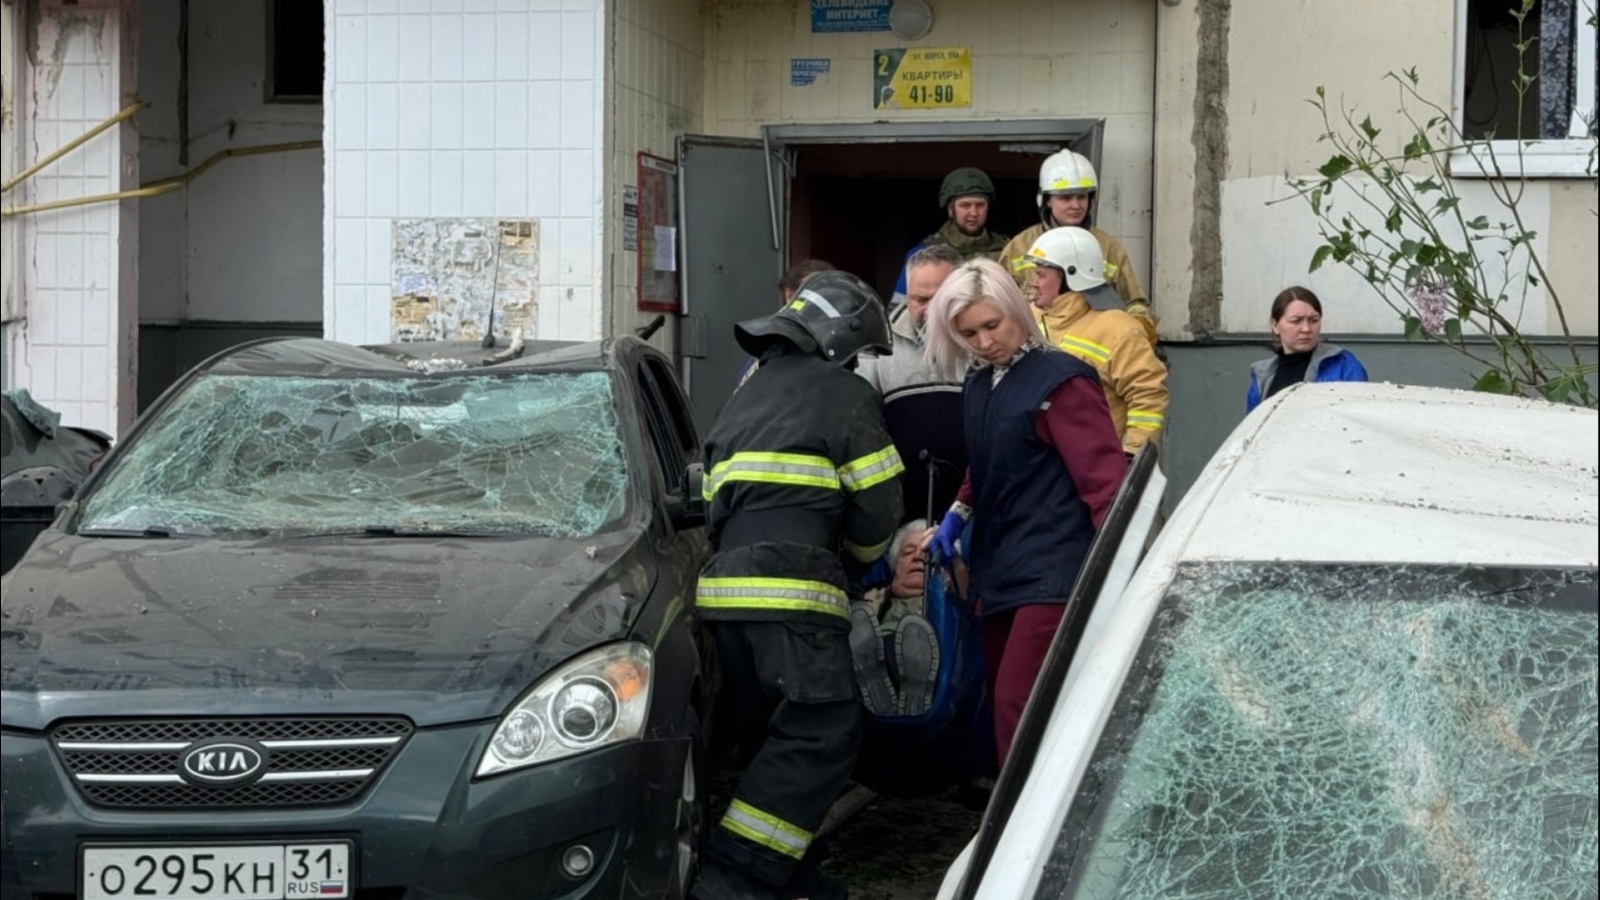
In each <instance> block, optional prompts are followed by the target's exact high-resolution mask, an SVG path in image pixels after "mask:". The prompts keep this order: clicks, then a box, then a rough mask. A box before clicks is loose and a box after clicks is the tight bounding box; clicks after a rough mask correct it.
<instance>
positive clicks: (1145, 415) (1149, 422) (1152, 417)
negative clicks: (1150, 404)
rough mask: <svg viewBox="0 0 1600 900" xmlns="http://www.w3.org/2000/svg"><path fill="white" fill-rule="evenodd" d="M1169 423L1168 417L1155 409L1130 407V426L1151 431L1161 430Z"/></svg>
mask: <svg viewBox="0 0 1600 900" xmlns="http://www.w3.org/2000/svg"><path fill="white" fill-rule="evenodd" d="M1166 424H1167V417H1166V416H1164V415H1162V414H1161V413H1159V412H1156V411H1155V410H1150V409H1130V410H1128V427H1129V428H1145V429H1148V430H1150V431H1160V430H1161V428H1162V426H1163V425H1166Z"/></svg>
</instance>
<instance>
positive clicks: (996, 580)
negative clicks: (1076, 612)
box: [963, 350, 1100, 615]
mask: <svg viewBox="0 0 1600 900" xmlns="http://www.w3.org/2000/svg"><path fill="white" fill-rule="evenodd" d="M1070 378H1088V379H1091V380H1093V381H1094V382H1095V384H1096V385H1097V386H1098V384H1099V380H1100V379H1099V376H1098V375H1096V374H1095V371H1094V369H1092V368H1090V367H1089V366H1088V365H1087V364H1086V363H1084V362H1081V361H1080V360H1078V359H1077V358H1075V357H1072V356H1069V355H1068V354H1065V353H1057V352H1053V351H1049V350H1032V351H1030V352H1029V353H1028V354H1027V355H1025V356H1023V357H1022V359H1021V360H1019V361H1018V362H1017V364H1016V365H1015V366H1012V368H1011V371H1009V372H1007V373H1006V375H1005V377H1004V378H1002V379H1001V380H1000V386H999V387H994V386H993V384H992V381H993V373H992V371H991V370H989V369H981V370H979V371H977V372H974V373H973V374H972V375H971V376H970V377H969V378H968V379H967V384H966V389H965V390H964V392H963V397H964V399H965V404H964V405H965V407H966V432H967V455H968V459H969V464H970V471H971V473H972V488H973V497H974V499H975V500H976V501H977V505H976V507H975V508H974V510H973V519H972V523H973V524H972V595H973V597H974V598H975V599H976V600H977V601H978V603H979V604H981V605H980V607H979V608H980V609H981V610H982V611H983V613H984V614H985V615H994V614H996V613H1003V612H1009V611H1011V610H1015V609H1016V608H1017V607H1020V606H1028V605H1031V604H1039V603H1065V602H1066V601H1067V595H1068V594H1069V593H1071V591H1072V585H1073V582H1075V581H1076V580H1077V578H1078V570H1079V569H1080V568H1082V566H1083V560H1084V557H1085V556H1087V555H1088V553H1089V544H1090V543H1091V542H1092V541H1093V540H1094V520H1093V519H1092V518H1091V517H1090V514H1089V507H1088V505H1087V504H1085V503H1084V502H1083V498H1082V497H1081V496H1079V494H1078V486H1077V485H1076V484H1075V483H1073V480H1072V475H1071V474H1070V473H1069V472H1068V471H1067V467H1066V465H1065V464H1064V463H1062V461H1061V456H1060V454H1059V453H1057V452H1056V449H1055V448H1054V447H1052V446H1050V445H1049V444H1047V443H1045V442H1044V441H1042V440H1040V439H1039V433H1038V416H1039V408H1040V407H1041V406H1042V405H1043V404H1044V402H1045V400H1047V399H1049V397H1050V395H1051V394H1052V393H1054V392H1055V390H1056V388H1058V387H1060V386H1061V385H1062V384H1064V383H1065V382H1066V381H1067V380H1068V379H1070Z"/></svg>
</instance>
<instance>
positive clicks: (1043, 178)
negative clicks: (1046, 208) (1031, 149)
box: [1039, 150, 1100, 205]
mask: <svg viewBox="0 0 1600 900" xmlns="http://www.w3.org/2000/svg"><path fill="white" fill-rule="evenodd" d="M1099 189H1100V182H1099V179H1098V178H1096V176H1095V172H1094V163H1092V162H1089V157H1087V156H1084V155H1083V154H1082V153H1074V152H1073V151H1071V150H1062V151H1061V152H1059V153H1055V154H1052V155H1051V156H1050V157H1049V158H1048V159H1046V160H1045V161H1044V165H1042V166H1040V167H1039V203H1040V204H1041V205H1043V203H1044V198H1045V197H1047V196H1049V195H1051V194H1093V193H1094V192H1095V191H1097V190H1099Z"/></svg>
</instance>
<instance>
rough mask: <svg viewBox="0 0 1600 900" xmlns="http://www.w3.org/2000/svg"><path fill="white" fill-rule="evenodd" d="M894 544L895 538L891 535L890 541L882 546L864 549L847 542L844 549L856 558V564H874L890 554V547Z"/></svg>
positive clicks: (877, 545) (876, 545)
mask: <svg viewBox="0 0 1600 900" xmlns="http://www.w3.org/2000/svg"><path fill="white" fill-rule="evenodd" d="M892 543H894V536H893V535H890V537H889V539H888V540H886V541H884V542H883V543H881V544H875V545H873V546H871V547H863V546H861V545H860V544H855V543H851V542H850V541H845V542H844V549H845V550H848V551H849V552H850V555H851V556H852V557H854V558H855V560H856V562H864V563H872V562H877V561H878V560H880V559H882V558H883V554H885V553H887V552H889V545H890V544H892Z"/></svg>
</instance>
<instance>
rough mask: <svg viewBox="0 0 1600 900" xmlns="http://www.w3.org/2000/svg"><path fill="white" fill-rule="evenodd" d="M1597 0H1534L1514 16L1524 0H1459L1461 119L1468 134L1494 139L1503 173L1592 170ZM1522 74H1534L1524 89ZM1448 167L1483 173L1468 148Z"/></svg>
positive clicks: (1565, 173)
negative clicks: (1520, 16) (1520, 14)
mask: <svg viewBox="0 0 1600 900" xmlns="http://www.w3.org/2000/svg"><path fill="white" fill-rule="evenodd" d="M1595 4H1596V0H1537V2H1536V3H1535V4H1534V6H1533V9H1532V11H1531V12H1530V13H1529V14H1528V15H1527V16H1526V17H1524V18H1523V19H1522V20H1521V21H1520V22H1519V21H1518V18H1517V16H1516V13H1517V12H1519V11H1520V10H1521V9H1522V8H1523V0H1460V10H1461V17H1462V19H1461V28H1460V29H1459V33H1460V34H1461V36H1462V43H1463V45H1462V47H1461V48H1460V54H1459V67H1458V73H1457V75H1458V85H1459V94H1460V98H1459V102H1458V104H1457V107H1458V110H1459V112H1458V115H1459V116H1460V125H1461V128H1462V131H1463V132H1464V133H1465V134H1466V136H1467V137H1468V138H1469V139H1471V140H1478V141H1492V142H1493V144H1492V146H1493V149H1494V153H1495V158H1496V161H1497V162H1498V164H1499V165H1500V167H1501V168H1502V169H1503V170H1505V171H1506V172H1507V174H1513V175H1514V174H1518V173H1519V172H1520V174H1523V175H1534V176H1556V177H1561V176H1569V177H1581V176H1584V175H1587V174H1591V173H1592V172H1593V166H1594V158H1595V94H1596V68H1597V66H1596V59H1597V54H1596V44H1597V42H1596V24H1595ZM1519 46H1520V47H1524V48H1525V52H1522V51H1519ZM1519 56H1520V59H1521V64H1520V65H1519ZM1523 73H1526V74H1527V75H1528V76H1530V77H1531V79H1532V80H1531V81H1530V82H1529V84H1528V87H1527V90H1526V91H1525V92H1523V91H1519V90H1518V89H1517V85H1518V81H1519V78H1520V77H1521V76H1522V74H1523ZM1453 171H1454V172H1455V174H1457V175H1460V176H1466V177H1471V176H1473V175H1482V174H1483V173H1482V171H1481V167H1480V165H1479V164H1478V163H1477V162H1475V161H1474V160H1472V159H1471V158H1470V157H1467V156H1466V155H1465V154H1463V155H1462V157H1461V158H1460V159H1459V161H1458V164H1457V165H1455V166H1454V167H1453Z"/></svg>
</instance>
